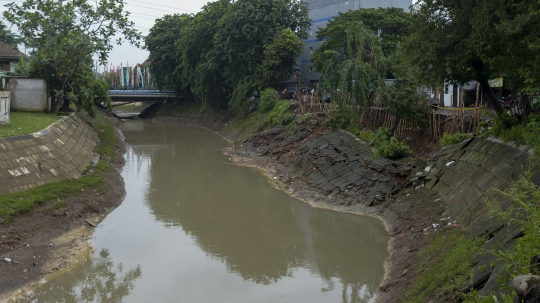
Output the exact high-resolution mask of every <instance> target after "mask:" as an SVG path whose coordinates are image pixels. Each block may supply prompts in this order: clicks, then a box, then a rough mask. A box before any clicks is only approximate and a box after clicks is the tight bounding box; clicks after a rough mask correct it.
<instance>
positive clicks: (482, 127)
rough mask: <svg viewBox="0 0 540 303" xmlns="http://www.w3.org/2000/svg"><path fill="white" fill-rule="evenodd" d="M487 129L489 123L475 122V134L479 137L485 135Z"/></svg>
mask: <svg viewBox="0 0 540 303" xmlns="http://www.w3.org/2000/svg"><path fill="white" fill-rule="evenodd" d="M489 131H490V126H489V123H487V122H483V121H482V122H478V124H476V135H477V136H479V137H480V138H483V137H486V136H487V135H488V132H489Z"/></svg>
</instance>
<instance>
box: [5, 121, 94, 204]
mask: <svg viewBox="0 0 540 303" xmlns="http://www.w3.org/2000/svg"><path fill="white" fill-rule="evenodd" d="M96 142H97V134H96V132H95V131H94V130H93V128H92V127H91V126H90V125H88V123H86V122H85V121H84V120H83V119H82V118H81V117H79V116H78V115H77V114H71V115H70V116H68V117H65V118H63V119H61V120H60V121H57V122H55V123H54V124H52V125H51V126H49V127H47V128H46V129H44V130H41V131H39V132H36V133H33V134H30V135H27V136H18V137H6V138H0V194H7V193H15V192H20V191H24V190H27V189H30V188H34V187H37V186H40V185H43V184H46V183H50V182H57V181H62V180H65V179H75V178H79V177H81V173H82V172H83V171H84V170H85V169H86V168H87V167H88V165H89V164H90V163H91V161H92V159H93V157H94V153H93V151H92V150H93V148H94V146H95V145H96Z"/></svg>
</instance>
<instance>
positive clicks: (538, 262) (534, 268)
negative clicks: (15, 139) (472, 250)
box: [0, 221, 540, 275]
mask: <svg viewBox="0 0 540 303" xmlns="http://www.w3.org/2000/svg"><path fill="white" fill-rule="evenodd" d="M0 222H1V221H0ZM529 271H530V272H531V273H532V274H533V275H538V274H540V254H538V255H536V256H533V257H532V258H531V262H530V263H529Z"/></svg>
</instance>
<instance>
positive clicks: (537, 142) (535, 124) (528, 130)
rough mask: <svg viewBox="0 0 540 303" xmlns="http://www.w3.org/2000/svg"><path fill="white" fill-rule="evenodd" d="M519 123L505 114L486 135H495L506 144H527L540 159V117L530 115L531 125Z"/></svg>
mask: <svg viewBox="0 0 540 303" xmlns="http://www.w3.org/2000/svg"><path fill="white" fill-rule="evenodd" d="M517 123H518V120H517V118H515V117H512V116H510V115H508V114H505V113H504V114H501V115H499V117H498V118H497V119H496V120H495V123H494V124H493V126H492V127H491V130H490V131H487V132H485V133H484V134H485V135H486V136H487V135H493V136H495V137H498V138H501V139H503V140H504V141H506V142H508V141H514V142H516V143H517V144H527V145H528V146H530V147H531V148H532V149H533V150H534V154H535V156H536V157H538V158H540V136H538V134H540V116H538V115H530V116H529V123H526V124H525V123H521V124H517Z"/></svg>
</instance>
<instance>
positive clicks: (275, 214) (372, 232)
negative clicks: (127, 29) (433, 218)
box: [16, 121, 389, 303]
mask: <svg viewBox="0 0 540 303" xmlns="http://www.w3.org/2000/svg"><path fill="white" fill-rule="evenodd" d="M123 132H124V135H125V138H126V144H127V145H128V151H127V153H126V154H125V158H126V165H125V166H124V168H123V171H122V176H123V177H124V180H125V183H126V192H127V194H126V197H125V200H124V202H123V203H122V204H121V205H120V206H119V207H118V208H117V209H115V210H114V211H113V212H111V213H110V214H109V215H108V216H107V217H106V218H105V219H104V220H103V221H102V222H101V223H100V224H99V226H98V227H97V228H95V229H94V231H93V234H92V235H91V243H92V247H93V249H92V251H91V252H90V253H89V257H88V258H87V259H86V260H83V261H81V262H80V264H79V265H78V266H75V267H74V268H72V269H71V270H69V271H67V272H66V273H64V274H61V275H57V276H55V277H54V278H50V279H49V281H47V282H46V283H44V284H42V285H41V286H40V287H38V288H36V289H35V290H34V291H33V292H32V293H30V294H29V295H28V296H26V297H23V298H19V299H18V300H17V301H16V302H190V303H191V302H235V303H242V302H246V303H247V302H249V303H253V302H257V303H262V302H310V303H314V302H325V303H328V302H342V303H345V302H372V301H373V300H374V296H375V293H376V290H377V287H378V285H379V283H380V282H381V280H382V277H383V275H384V268H383V262H384V259H385V258H386V257H387V256H388V252H387V242H388V240H389V237H388V235H387V234H386V232H385V229H384V226H383V225H382V223H381V222H379V221H378V220H376V219H373V218H370V217H365V216H357V215H352V214H346V213H340V212H334V211H330V210H323V209H316V208H312V207H310V206H309V205H307V204H305V203H303V202H300V201H298V200H296V199H294V198H291V197H290V196H288V195H287V194H285V193H284V192H282V191H280V190H277V189H275V188H273V187H271V186H270V184H269V183H268V180H267V179H266V178H265V177H264V176H263V175H262V174H261V173H260V172H258V171H257V170H254V169H250V168H246V167H238V166H235V165H232V164H231V163H230V161H229V158H228V157H226V156H224V155H222V154H221V153H220V149H221V148H223V147H226V146H227V143H226V142H225V141H224V140H223V139H222V138H221V137H219V136H218V135H216V134H214V133H212V132H209V131H206V130H204V129H200V128H196V127H188V126H180V125H170V124H168V125H164V124H155V123H149V122H144V121H126V122H125V123H124V125H123Z"/></svg>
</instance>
